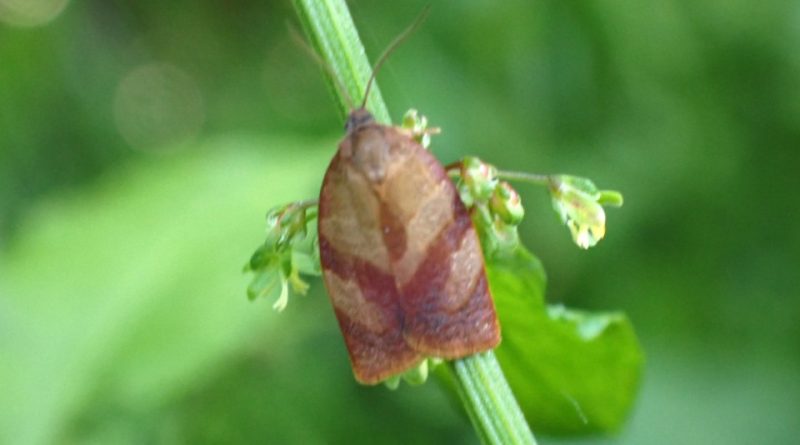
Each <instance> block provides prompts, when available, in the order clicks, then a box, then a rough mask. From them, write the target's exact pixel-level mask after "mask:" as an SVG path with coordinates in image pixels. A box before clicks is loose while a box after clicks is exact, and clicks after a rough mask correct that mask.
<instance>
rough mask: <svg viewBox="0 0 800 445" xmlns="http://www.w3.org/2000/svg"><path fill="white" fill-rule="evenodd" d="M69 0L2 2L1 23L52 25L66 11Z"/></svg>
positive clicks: (4, 0) (5, 0)
mask: <svg viewBox="0 0 800 445" xmlns="http://www.w3.org/2000/svg"><path fill="white" fill-rule="evenodd" d="M67 3H69V0H0V22H4V23H6V24H8V25H12V26H23V27H33V26H42V25H46V24H48V23H50V22H51V21H53V20H54V19H55V18H56V17H58V16H59V14H61V12H63V11H64V9H65V8H66V7H67Z"/></svg>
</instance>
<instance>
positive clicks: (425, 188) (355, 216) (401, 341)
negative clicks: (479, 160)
mask: <svg viewBox="0 0 800 445" xmlns="http://www.w3.org/2000/svg"><path fill="white" fill-rule="evenodd" d="M387 53H388V51H387ZM381 61H382V60H381ZM378 65H380V62H379V63H378ZM378 65H376V69H375V70H373V74H372V78H371V79H370V82H369V84H368V86H367V92H366V93H365V100H364V103H366V96H367V94H368V92H369V85H371V83H372V80H373V79H374V76H375V72H376V70H377V66H378ZM345 128H346V131H347V134H346V135H345V137H344V139H343V140H342V141H341V143H340V144H339V149H338V151H337V153H336V155H335V156H334V157H333V160H332V161H331V163H330V165H329V166H328V170H327V172H326V173H325V179H324V181H323V184H322V189H321V191H320V196H319V220H318V232H319V246H320V259H321V263H322V275H323V279H324V282H325V287H326V288H327V290H328V294H329V295H330V298H331V302H332V303H333V308H334V311H335V313H336V318H337V319H338V321H339V327H340V328H341V331H342V335H343V336H344V341H345V343H346V345H347V350H348V352H349V355H350V360H351V362H352V365H353V371H354V373H355V377H356V380H358V381H359V382H361V383H364V384H374V383H378V382H380V381H382V380H385V379H386V378H388V377H390V376H392V375H395V374H398V373H401V372H403V371H406V370H408V369H409V368H411V367H413V366H415V365H416V364H418V363H419V362H420V361H421V360H422V359H424V358H426V357H441V358H446V359H455V358H460V357H464V356H467V355H471V354H475V353H477V352H482V351H486V350H489V349H492V348H494V347H495V346H497V344H498V343H499V342H500V328H499V324H498V322H497V317H496V315H495V309H494V303H493V301H492V297H491V295H490V293H489V287H488V284H487V281H486V272H485V270H484V262H483V255H482V253H481V247H480V242H479V240H478V237H477V235H476V233H475V228H474V227H473V224H472V220H471V219H470V215H469V212H468V211H467V209H466V208H465V207H464V204H463V203H462V202H461V199H460V198H459V195H458V193H457V191H456V188H455V186H454V185H453V183H452V182H451V180H450V178H449V177H448V175H447V173H446V171H445V169H444V167H443V166H442V165H441V164H440V163H439V161H437V160H436V158H434V156H433V155H431V153H430V152H428V150H426V149H425V148H424V147H422V145H420V144H419V143H418V142H417V141H416V140H415V139H414V138H413V135H412V133H411V131H410V130H406V129H402V128H398V127H394V126H387V125H382V124H379V123H377V122H375V120H374V118H373V116H372V114H370V112H369V111H367V110H366V109H365V105H364V104H362V105H361V107H360V108H358V109H355V110H354V111H352V112H351V113H350V115H349V117H348V119H347V125H346V127H345Z"/></svg>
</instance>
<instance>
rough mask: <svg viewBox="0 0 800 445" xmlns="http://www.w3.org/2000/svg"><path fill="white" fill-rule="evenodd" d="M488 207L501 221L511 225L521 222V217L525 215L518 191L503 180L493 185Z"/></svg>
mask: <svg viewBox="0 0 800 445" xmlns="http://www.w3.org/2000/svg"><path fill="white" fill-rule="evenodd" d="M489 208H490V209H491V210H492V213H494V214H495V215H497V217H498V218H500V220H501V221H503V222H504V223H506V224H510V225H513V226H516V225H518V224H519V223H520V222H522V218H523V217H524V216H525V209H524V208H523V207H522V200H521V199H520V197H519V193H517V191H516V190H514V189H513V188H512V187H511V184H509V183H507V182H505V181H502V182H501V183H500V184H498V185H497V187H495V189H494V193H492V198H491V200H490V201H489Z"/></svg>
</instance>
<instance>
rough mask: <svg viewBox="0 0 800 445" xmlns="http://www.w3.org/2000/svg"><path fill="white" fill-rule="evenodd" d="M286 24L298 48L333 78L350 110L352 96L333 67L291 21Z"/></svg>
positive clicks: (351, 107) (352, 104)
mask: <svg viewBox="0 0 800 445" xmlns="http://www.w3.org/2000/svg"><path fill="white" fill-rule="evenodd" d="M286 26H287V27H288V28H289V35H291V36H292V40H294V43H296V44H297V45H298V46H300V48H302V49H303V51H305V52H306V54H308V55H309V56H310V57H311V59H312V60H314V62H316V63H317V64H318V65H319V66H321V67H322V69H324V70H325V72H326V73H328V76H330V78H331V79H333V82H334V83H335V84H336V87H337V88H338V89H339V91H340V92H341V93H342V97H344V100H345V102H347V108H348V109H350V110H352V109H353V106H354V103H353V98H352V97H350V95H349V94H348V93H347V89H346V88H345V86H344V84H343V83H342V80H341V79H339V76H337V75H336V72H335V71H333V68H331V66H330V65H329V64H328V63H327V62H325V59H323V58H322V56H320V55H319V53H317V51H315V50H314V48H312V47H311V45H309V44H308V42H306V40H305V39H304V38H303V36H301V35H300V32H298V31H297V29H296V28H295V27H294V26H292V24H291V23H288V22H287V23H286Z"/></svg>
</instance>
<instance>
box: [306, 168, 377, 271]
mask: <svg viewBox="0 0 800 445" xmlns="http://www.w3.org/2000/svg"><path fill="white" fill-rule="evenodd" d="M330 180H331V183H332V184H331V185H330V186H329V187H327V189H326V192H327V194H326V196H325V198H326V199H327V200H328V202H327V207H328V208H332V209H336V212H331V214H330V215H327V217H326V218H324V219H320V224H319V228H320V232H321V233H322V235H323V236H324V237H325V238H326V239H327V240H328V241H329V242H330V243H331V245H332V246H333V247H334V248H335V249H336V250H338V251H340V252H347V253H348V254H349V255H351V256H354V257H357V258H360V259H362V260H365V261H368V262H369V263H370V264H372V265H374V266H375V267H377V268H378V269H380V270H381V271H383V272H389V270H390V266H389V253H388V252H387V250H386V246H384V244H383V238H382V236H381V228H380V220H379V206H380V203H379V202H378V199H377V197H376V196H375V194H374V192H373V191H372V189H371V188H370V185H369V183H368V182H367V181H366V179H365V178H364V177H363V175H361V174H360V173H359V172H357V171H355V169H353V168H352V167H350V166H349V165H347V164H344V165H343V166H342V168H341V169H340V170H339V171H337V172H335V174H334V175H332V177H331V178H330Z"/></svg>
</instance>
